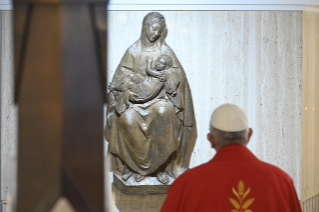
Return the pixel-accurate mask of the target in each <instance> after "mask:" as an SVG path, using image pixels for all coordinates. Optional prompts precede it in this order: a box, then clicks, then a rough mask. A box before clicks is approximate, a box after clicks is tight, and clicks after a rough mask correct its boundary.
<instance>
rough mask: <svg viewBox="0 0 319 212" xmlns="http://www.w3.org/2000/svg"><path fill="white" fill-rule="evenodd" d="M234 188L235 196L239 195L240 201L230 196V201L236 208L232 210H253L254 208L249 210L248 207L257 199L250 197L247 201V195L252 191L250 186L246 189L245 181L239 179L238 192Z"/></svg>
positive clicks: (244, 211) (248, 211)
mask: <svg viewBox="0 0 319 212" xmlns="http://www.w3.org/2000/svg"><path fill="white" fill-rule="evenodd" d="M232 190H233V193H234V194H235V196H236V197H237V199H238V201H237V200H235V199H233V198H229V201H230V203H231V204H232V205H233V206H234V207H235V208H236V209H233V210H231V212H253V211H252V210H249V209H248V207H249V206H250V205H251V204H252V203H253V202H254V200H255V199H254V198H250V199H248V200H246V201H245V198H246V196H247V195H248V194H249V192H250V188H248V189H247V191H245V185H244V182H243V181H239V183H238V192H237V191H236V190H235V189H234V188H232Z"/></svg>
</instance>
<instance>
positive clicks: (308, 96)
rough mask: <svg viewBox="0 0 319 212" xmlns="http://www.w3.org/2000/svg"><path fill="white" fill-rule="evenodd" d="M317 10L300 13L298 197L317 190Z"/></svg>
mask: <svg viewBox="0 0 319 212" xmlns="http://www.w3.org/2000/svg"><path fill="white" fill-rule="evenodd" d="M318 58H319V13H317V12H309V11H305V12H304V13H303V60H302V62H303V66H302V69H303V76H302V78H303V85H302V88H303V91H302V106H303V112H302V114H303V115H302V177H301V179H302V191H301V197H302V199H306V198H308V197H311V196H313V195H315V194H317V193H319V140H318V138H319V131H318V127H319V111H318V110H319V74H318V73H319V59H318Z"/></svg>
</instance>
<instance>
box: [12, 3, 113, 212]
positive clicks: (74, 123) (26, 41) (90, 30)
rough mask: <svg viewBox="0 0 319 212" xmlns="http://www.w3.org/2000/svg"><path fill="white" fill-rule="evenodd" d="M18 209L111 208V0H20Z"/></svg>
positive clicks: (16, 23) (17, 48) (16, 30)
mask: <svg viewBox="0 0 319 212" xmlns="http://www.w3.org/2000/svg"><path fill="white" fill-rule="evenodd" d="M13 2H14V36H15V41H14V42H15V47H14V48H15V49H14V51H15V82H16V87H15V89H16V90H15V92H16V93H15V99H16V102H17V104H18V105H19V138H18V139H19V141H18V177H17V182H18V185H17V186H18V188H17V202H16V204H15V206H14V211H17V212H20V211H21V212H22V211H23V212H29V211H32V212H46V211H50V209H51V208H52V207H53V206H54V205H55V203H56V202H57V200H58V199H59V198H60V197H62V196H65V197H66V198H67V199H68V201H69V202H70V203H71V205H72V206H73V208H74V209H75V210H76V211H77V212H81V211H85V212H91V211H92V212H93V211H94V212H95V211H104V182H103V181H104V174H103V160H104V159H103V157H104V156H103V105H104V103H105V99H106V98H105V89H104V88H105V80H106V74H105V71H106V62H105V60H106V4H107V0H60V1H59V0H14V1H13Z"/></svg>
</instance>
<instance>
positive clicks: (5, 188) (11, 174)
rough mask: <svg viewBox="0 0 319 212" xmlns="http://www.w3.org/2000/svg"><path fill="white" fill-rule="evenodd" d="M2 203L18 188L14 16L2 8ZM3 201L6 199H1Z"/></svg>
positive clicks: (4, 207) (5, 208)
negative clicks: (16, 172)
mask: <svg viewBox="0 0 319 212" xmlns="http://www.w3.org/2000/svg"><path fill="white" fill-rule="evenodd" d="M0 13H1V100H0V104H1V170H0V173H1V177H0V179H1V204H3V203H4V205H3V206H2V207H3V208H2V209H3V211H7V207H6V205H5V203H6V201H5V200H7V197H8V196H12V195H13V193H14V191H15V186H16V185H15V178H16V175H15V169H16V165H15V164H16V151H17V107H16V106H15V105H14V73H13V31H12V30H13V18H12V11H1V12H0ZM2 201H4V202H2Z"/></svg>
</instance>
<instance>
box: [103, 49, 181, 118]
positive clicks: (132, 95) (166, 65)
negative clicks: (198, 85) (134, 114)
mask: <svg viewBox="0 0 319 212" xmlns="http://www.w3.org/2000/svg"><path fill="white" fill-rule="evenodd" d="M151 63H152V59H148V61H147V66H146V73H147V74H148V76H147V77H142V76H141V75H139V74H136V73H131V74H129V75H127V76H125V77H123V78H122V79H120V80H118V81H117V82H112V83H110V86H109V88H110V91H120V92H122V93H123V96H122V98H121V99H119V101H118V104H117V105H116V111H117V112H118V113H119V114H121V113H123V112H125V110H126V109H127V108H128V107H129V105H130V102H132V103H135V104H136V103H138V104H143V103H146V102H149V101H151V100H153V99H154V98H156V97H164V96H163V94H162V93H161V91H163V87H164V86H165V87H166V92H167V93H169V94H170V95H172V96H174V95H175V94H176V89H177V86H178V85H176V83H170V82H171V80H169V81H170V82H167V83H165V81H166V80H167V73H166V70H168V69H170V68H171V67H172V65H173V60H172V58H171V57H170V56H169V55H166V54H163V55H161V56H159V57H158V58H157V60H156V62H155V69H151V68H150V67H151ZM173 78H174V77H173ZM165 84H167V85H165ZM174 84H175V85H174Z"/></svg>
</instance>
